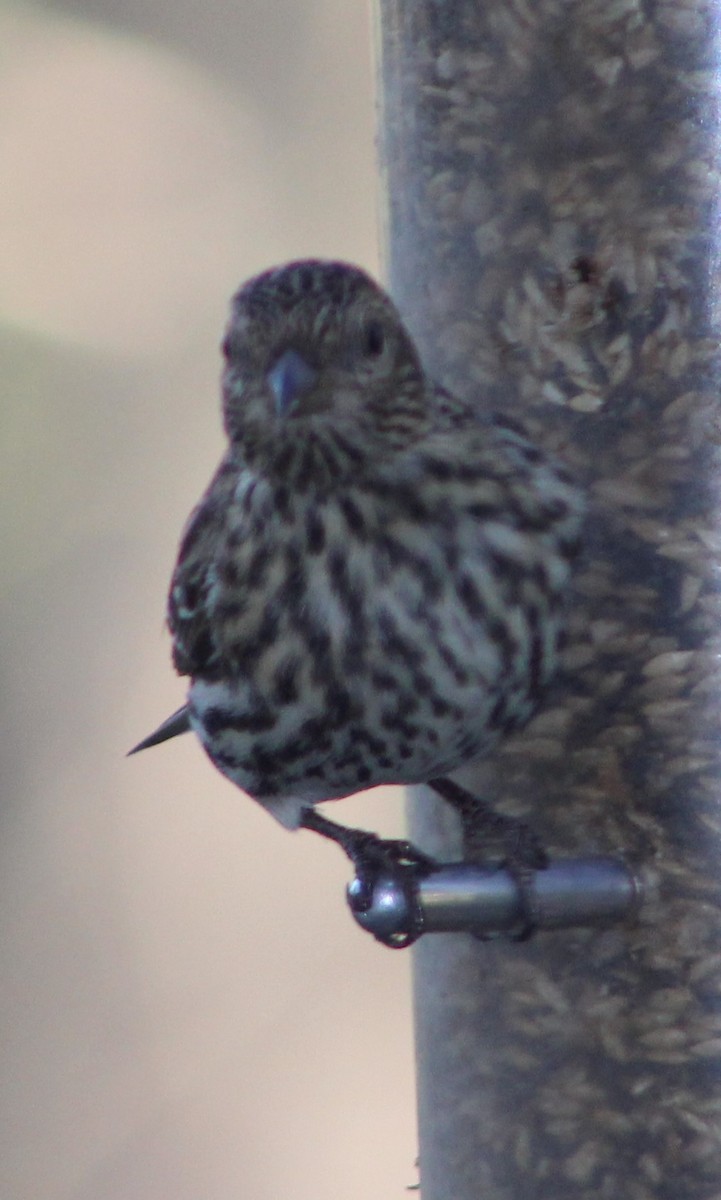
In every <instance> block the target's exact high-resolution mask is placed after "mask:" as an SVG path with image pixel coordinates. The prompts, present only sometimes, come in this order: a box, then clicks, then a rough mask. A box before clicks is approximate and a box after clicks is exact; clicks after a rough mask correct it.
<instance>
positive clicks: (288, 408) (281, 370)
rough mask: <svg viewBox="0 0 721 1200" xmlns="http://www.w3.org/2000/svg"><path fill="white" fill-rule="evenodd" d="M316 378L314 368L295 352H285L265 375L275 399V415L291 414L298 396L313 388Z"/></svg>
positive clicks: (285, 415) (316, 374)
mask: <svg viewBox="0 0 721 1200" xmlns="http://www.w3.org/2000/svg"><path fill="white" fill-rule="evenodd" d="M317 378H318V372H317V371H316V369H315V367H311V365H310V363H307V362H306V360H305V359H304V358H303V356H302V354H299V353H298V351H297V350H286V351H285V352H284V353H283V354H281V356H280V358H279V359H278V360H277V362H275V363H274V364H273V366H272V367H271V368H270V370H269V372H268V375H267V379H268V384H269V387H270V390H271V392H272V393H273V395H274V397H275V411H276V413H277V415H278V416H279V417H287V416H288V415H289V414H290V413H292V411H293V409H294V408H295V406H296V404H297V402H298V400H299V398H300V396H302V394H303V392H307V391H308V389H309V388H311V387H312V386H313V384H314V383H315V381H316V379H317Z"/></svg>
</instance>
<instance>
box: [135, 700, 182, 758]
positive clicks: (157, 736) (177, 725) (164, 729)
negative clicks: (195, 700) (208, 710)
mask: <svg viewBox="0 0 721 1200" xmlns="http://www.w3.org/2000/svg"><path fill="white" fill-rule="evenodd" d="M189 730H190V718H189V716H188V706H187V704H184V705H183V707H182V708H179V709H178V711H177V712H174V713H173V715H172V717H168V718H167V720H165V721H163V724H162V725H159V726H158V728H157V729H156V730H155V732H154V733H150V734H148V736H147V737H146V738H143V740H142V742H138V744H137V746H133V748H132V750H128V756H130V755H131V754H137V753H138V751H139V750H149V749H150V747H151V746H159V745H160V743H161V742H167V741H168V739H169V738H173V737H177V736H178V734H181V733H188V732H189Z"/></svg>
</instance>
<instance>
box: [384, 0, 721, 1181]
mask: <svg viewBox="0 0 721 1200" xmlns="http://www.w3.org/2000/svg"><path fill="white" fill-rule="evenodd" d="M377 17H378V22H377V25H378V45H379V49H378V61H379V77H380V92H381V113H380V143H381V153H382V159H383V170H384V176H385V204H384V215H385V222H386V245H387V276H388V280H389V282H390V285H391V289H392V291H393V293H394V295H395V297H396V299H397V301H398V302H399V304H400V307H401V309H402V310H403V312H404V315H405V316H406V318H407V319H408V321H409V324H410V327H411V329H412V331H413V332H414V334H415V336H416V337H417V338H418V340H419V343H420V345H421V347H422V350H423V352H424V355H425V358H426V361H427V364H428V365H429V366H430V367H431V369H432V370H433V371H434V372H435V373H436V375H437V376H438V377H439V378H440V379H441V380H442V381H443V382H444V383H446V384H447V385H448V386H450V387H451V388H452V389H453V390H455V391H458V392H460V393H462V394H464V395H466V396H469V397H473V398H475V400H476V402H477V403H478V405H479V406H481V407H488V408H496V409H501V410H503V411H504V412H506V413H510V414H514V415H517V416H518V418H519V419H520V420H521V421H522V422H523V423H524V424H525V425H526V427H527V428H528V429H529V431H530V432H531V434H532V435H533V436H534V437H535V438H537V440H538V441H539V442H540V443H541V444H543V445H544V446H546V447H547V448H549V449H551V450H554V451H556V452H557V453H558V455H559V456H560V457H561V458H563V459H565V460H566V462H567V463H568V464H569V466H570V467H571V468H572V469H573V470H574V471H575V472H576V473H577V474H578V476H579V477H580V478H581V479H583V480H584V481H585V482H586V484H587V487H588V493H589V499H590V506H591V518H590V521H589V526H588V531H587V544H586V555H585V560H584V562H583V563H582V565H581V568H580V570H579V573H578V577H577V584H576V595H575V597H574V600H573V604H572V608H571V613H570V630H569V639H568V645H567V648H566V651H565V658H564V665H563V671H562V675H561V679H560V681H559V684H558V686H557V688H556V690H555V692H554V693H553V694H552V695H551V696H549V697H548V700H547V702H546V705H545V707H544V709H543V710H542V712H541V714H540V715H539V717H537V718H536V720H535V721H534V722H533V723H532V725H531V726H530V727H529V729H528V730H527V731H526V732H525V733H524V734H523V735H521V736H519V737H518V738H517V739H515V740H514V741H513V742H512V743H508V744H507V745H506V746H505V747H504V748H503V749H502V750H501V752H500V753H499V754H497V755H496V757H495V759H494V760H493V763H492V764H489V765H487V766H486V767H484V769H483V771H482V772H481V771H480V770H479V772H477V773H476V774H472V773H467V774H466V775H465V777H464V779H463V782H464V783H465V784H467V785H469V786H475V787H477V788H478V790H479V791H480V792H481V793H482V795H483V796H484V798H486V799H489V800H492V801H493V802H494V803H496V804H497V805H498V806H499V807H500V808H501V809H502V810H503V811H506V812H511V813H513V814H514V815H519V816H521V817H522V818H523V819H524V820H526V821H529V822H530V823H531V824H532V825H533V826H534V828H535V829H536V831H537V832H538V834H539V835H540V836H541V838H542V839H543V841H544V843H545V845H546V846H547V848H548V849H549V851H550V852H551V858H552V860H554V861H555V860H563V859H567V858H572V857H574V856H575V857H578V858H583V857H586V856H589V855H593V856H596V855H599V856H601V857H604V858H605V857H611V858H618V857H620V858H621V859H624V860H626V861H632V862H634V863H639V864H642V865H643V868H644V869H645V870H646V871H650V872H651V873H652V874H653V875H654V878H655V881H656V884H655V887H654V888H653V889H651V893H650V894H649V895H647V897H646V899H645V901H644V904H643V907H642V909H641V912H640V913H639V916H638V919H637V921H636V922H635V923H633V922H631V923H626V924H616V925H614V926H613V927H608V928H604V929H598V928H593V927H587V928H566V929H557V930H556V931H554V932H552V933H550V932H549V933H543V934H541V935H539V936H538V937H536V938H535V939H534V940H532V941H530V942H526V943H521V944H512V943H507V942H504V941H502V940H494V941H491V942H483V941H480V940H478V939H474V938H471V937H469V936H468V935H467V934H462V933H448V934H444V933H437V934H434V935H433V936H432V937H431V936H428V937H426V936H424V937H422V938H420V940H419V942H418V945H417V947H416V948H415V949H414V951H413V954H414V959H415V995H416V1022H417V1048H418V1070H419V1115H420V1141H421V1146H420V1163H421V1188H422V1192H423V1196H424V1200H478V1197H480V1196H482V1197H484V1200H562V1198H563V1197H573V1200H579V1198H580V1200H584V1198H587V1200H591V1198H593V1200H598V1198H601V1200H603V1198H609V1200H610V1198H613V1200H616V1198H617V1197H624V1200H659V1198H660V1200H690V1198H692V1197H693V1198H694V1200H709V1198H710V1197H712V1196H718V1195H721V1135H720V1133H719V1128H720V1120H719V1117H720V1114H721V1017H720V1015H719V1005H718V997H719V995H720V994H721V933H720V930H721V805H720V804H719V793H720V787H721V771H720V770H719V766H720V762H719V759H720V754H719V751H720V744H721V739H720V736H719V713H720V712H721V677H720V675H719V669H718V664H719V650H720V648H721V647H720V644H719V630H720V629H721V586H720V582H719V581H720V580H721V519H720V518H721V492H720V490H719V483H718V481H719V478H721V473H720V471H719V467H720V466H721V461H720V460H721V454H720V447H721V419H720V418H719V394H720V393H721V387H720V385H719V358H718V345H719V332H720V328H719V309H718V290H717V275H718V261H719V254H718V249H719V247H718V240H719V232H718V230H719V221H718V197H719V171H718V163H719V153H718V150H719V140H720V138H719V112H721V105H719V91H720V88H721V84H720V82H719V79H720V76H719V41H720V39H719V30H720V29H721V6H720V5H719V3H718V0H710V2H708V3H702V2H701V0H649V2H648V3H638V2H637V0H620V2H614V3H607V4H599V3H597V2H596V0H540V2H539V3H530V2H528V0H483V2H482V3H481V2H479V0H446V2H445V3H438V2H437V0H382V3H380V4H379V5H378V7H377ZM411 836H412V838H413V840H414V841H418V842H419V843H420V845H421V846H422V847H423V848H424V849H425V850H427V851H428V852H429V853H430V854H432V855H434V856H435V857H436V858H438V859H439V860H440V861H442V862H448V861H449V860H451V859H453V858H455V857H457V853H456V850H455V847H454V845H453V839H454V838H456V837H457V833H456V830H455V828H454V826H453V822H452V819H451V818H450V817H449V816H448V815H447V814H445V813H444V811H443V809H442V805H441V802H439V801H438V800H437V799H432V798H431V797H430V796H429V795H428V794H427V793H426V792H425V791H424V790H423V789H418V794H417V795H415V796H414V797H413V801H412V805H411ZM497 882H498V881H497ZM423 903H424V904H425V903H426V901H425V900H424V901H423ZM434 903H435V902H432V903H431V905H430V907H431V908H432V907H433V904H434Z"/></svg>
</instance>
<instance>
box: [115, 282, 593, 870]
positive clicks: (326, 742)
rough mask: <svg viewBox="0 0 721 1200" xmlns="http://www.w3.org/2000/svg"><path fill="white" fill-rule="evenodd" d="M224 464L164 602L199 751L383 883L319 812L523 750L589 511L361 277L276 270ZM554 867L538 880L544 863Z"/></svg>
mask: <svg viewBox="0 0 721 1200" xmlns="http://www.w3.org/2000/svg"><path fill="white" fill-rule="evenodd" d="M223 353H224V355H225V370H224V373H223V380H222V391H223V413H224V421H225V430H226V434H227V437H228V449H227V451H226V453H225V456H224V458H223V460H222V462H221V463H220V466H219V468H218V470H217V471H216V474H215V476H214V478H213V480H212V482H211V484H210V486H209V488H208V490H207V492H206V493H205V495H204V497H203V498H202V500H201V502H200V504H199V505H198V507H197V508H196V509H195V511H194V512H193V513H192V515H191V517H190V520H189V522H188V525H187V528H186V530H185V533H184V536H183V539H182V542H181V546H180V551H179V555H178V561H177V565H176V567H175V571H174V574H173V578H172V583H171V588H170V596H169V601H168V624H169V626H170V630H171V633H172V636H173V658H174V662H175V666H176V668H177V670H178V672H179V673H180V674H181V675H187V676H189V677H190V688H189V691H188V702H187V706H186V707H184V708H182V709H180V710H179V712H178V713H176V714H174V716H173V717H171V718H170V719H169V720H168V721H167V722H165V724H164V725H162V726H161V727H160V729H159V730H157V731H156V733H155V734H152V735H151V736H150V737H149V738H147V739H145V741H144V742H141V743H140V745H139V746H138V747H136V749H142V748H144V747H146V746H149V745H153V744H156V743H157V742H160V741H163V740H165V739H166V738H168V737H172V736H174V735H175V734H177V733H181V732H184V731H185V730H186V729H188V728H192V729H193V730H194V731H195V733H196V734H197V735H198V737H199V738H200V741H201V743H202V745H203V747H204V748H205V750H206V752H207V754H208V756H209V757H210V759H211V760H212V762H213V763H214V764H215V766H216V767H218V769H219V770H220V771H222V772H223V774H224V775H227V776H228V778H229V779H231V780H232V781H233V782H234V783H236V784H237V785H238V786H239V787H240V788H242V789H243V791H245V792H247V793H248V794H249V795H250V796H252V797H253V798H254V799H256V800H257V801H259V803H261V804H262V805H263V806H264V807H265V808H267V809H268V811H269V812H271V813H272V814H273V816H275V817H276V818H277V819H278V820H279V821H281V822H282V823H283V824H284V825H285V826H287V827H289V828H297V827H298V826H305V827H307V828H312V829H315V830H316V831H317V832H319V833H322V834H324V835H325V836H328V837H332V838H333V839H334V840H336V841H338V842H339V843H340V844H341V845H342V846H343V848H344V849H345V850H346V852H347V853H348V854H349V855H350V856H351V857H352V858H353V860H354V861H355V863H356V867H357V868H358V869H359V873H360V871H361V870H365V871H366V872H368V871H369V870H371V869H372V868H373V867H377V866H378V864H379V863H384V864H386V865H387V863H388V862H389V861H393V860H395V861H396V862H397V863H401V862H402V863H403V864H404V865H408V863H409V862H410V863H411V864H412V865H413V866H415V867H417V868H418V869H424V867H425V865H426V864H427V861H428V860H425V859H424V856H422V855H420V854H415V853H414V852H413V850H412V848H410V847H408V846H407V844H404V843H390V842H382V841H381V840H380V839H377V838H375V837H374V835H370V834H365V833H364V832H362V831H356V830H347V829H345V828H344V827H343V826H340V825H336V824H335V822H331V821H329V820H327V819H326V818H324V817H321V816H320V815H319V814H317V813H315V812H314V810H313V806H314V805H315V804H317V803H318V802H320V801H324V800H336V799H339V798H340V797H343V796H347V795H349V794H351V793H353V792H356V791H358V790H360V789H362V788H367V787H371V786H373V785H375V784H381V783H403V784H412V783H419V782H427V783H430V784H431V786H433V787H435V788H436V790H437V791H439V792H440V793H441V794H442V795H444V796H445V798H446V799H448V800H450V801H451V802H452V803H453V804H455V806H456V807H457V808H458V809H459V811H460V812H461V816H462V818H463V820H464V823H465V826H466V832H467V833H472V830H473V826H474V823H475V824H476V825H479V826H480V825H482V823H483V822H482V817H483V812H484V810H483V805H482V804H481V802H480V801H475V800H474V799H473V798H472V797H470V796H469V795H468V793H466V792H464V791H463V789H460V788H459V787H458V785H456V784H453V783H452V782H451V781H449V780H446V779H444V778H443V777H444V776H445V775H446V773H447V772H449V771H452V770H454V768H457V767H459V766H460V765H461V764H463V763H466V762H468V761H470V760H472V759H474V758H476V757H478V756H480V755H484V754H486V753H487V752H488V751H489V750H490V749H491V747H492V746H493V745H494V744H495V743H496V742H497V741H498V739H499V738H500V737H502V736H503V735H504V734H506V733H509V732H510V731H512V730H515V729H518V728H519V727H521V726H522V725H523V724H524V723H525V722H526V721H527V720H528V718H529V717H530V716H531V714H532V713H533V711H534V709H535V708H536V706H537V704H538V701H539V698H540V696H541V693H542V691H543V688H544V686H545V685H546V684H547V683H548V681H549V679H550V678H551V676H552V674H553V671H554V667H555V660H556V652H557V647H558V641H559V636H560V632H561V627H562V619H563V599H564V592H565V590H566V586H567V583H568V579H569V573H570V566H571V562H572V559H573V557H574V554H575V552H576V549H577V546H578V538H579V529H580V524H581V519H582V513H583V504H582V501H581V496H580V493H579V490H578V489H577V487H576V486H575V485H574V483H573V482H572V481H571V479H570V478H569V476H568V474H567V473H566V472H565V471H564V470H563V468H561V467H560V466H559V465H558V464H557V463H555V462H553V461H552V460H551V459H550V458H549V457H547V456H546V455H545V454H544V453H542V452H541V451H540V450H539V449H537V448H536V447H535V446H533V445H532V444H531V443H530V442H529V441H528V440H527V439H526V437H525V436H524V435H523V433H522V432H521V431H520V430H519V429H518V428H517V427H516V425H515V424H513V423H511V422H510V421H507V420H505V419H503V418H500V417H495V418H492V417H488V416H482V415H479V413H478V412H477V411H476V410H475V409H474V408H473V407H472V406H471V405H470V404H468V403H466V402H464V401H462V400H460V399H458V398H457V397H456V396H453V395H451V394H449V393H448V392H447V391H446V390H445V389H444V388H442V387H440V386H438V384H436V383H434V382H433V380H431V379H430V378H429V377H428V376H427V375H426V374H425V372H424V369H423V366H422V364H421V362H420V359H419V356H418V352H417V350H416V347H415V345H414V343H413V341H412V340H411V337H410V335H409V334H408V332H407V330H406V329H405V327H404V325H403V323H402V321H401V318H400V316H399V314H398V312H397V310H396V308H395V307H394V305H393V303H392V302H391V300H390V299H389V298H388V296H387V295H385V293H384V292H383V291H382V290H381V289H380V288H379V287H378V286H377V285H376V284H375V283H374V282H373V280H371V279H370V278H369V277H368V276H367V275H366V274H365V273H364V272H362V271H360V270H358V269H357V268H356V267H353V266H349V265H347V264H345V263H338V262H324V261H314V260H310V261H305V262H296V263H291V264H289V265H286V266H282V267H279V268H276V269H274V270H269V271H266V272H265V273H263V274H262V275H259V276H257V277H256V278H254V279H251V280H250V281H249V282H248V283H246V284H245V286H244V287H242V288H241V289H240V291H239V292H238V293H237V294H236V296H235V297H234V299H233V302H232V309H231V316H230V321H229V323H228V327H227V330H226V334H225V339H224V342H223ZM540 858H542V855H541V856H539V862H540Z"/></svg>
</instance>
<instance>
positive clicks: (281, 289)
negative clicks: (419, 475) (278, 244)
mask: <svg viewBox="0 0 721 1200" xmlns="http://www.w3.org/2000/svg"><path fill="white" fill-rule="evenodd" d="M223 354H224V356H225V370H224V373H223V412H224V419H225V429H226V432H227V434H228V437H229V439H230V441H231V445H232V446H233V447H237V449H238V450H239V452H240V454H241V455H242V456H243V458H244V459H245V461H246V462H247V463H248V464H249V465H250V466H252V467H253V468H254V469H257V470H259V471H260V472H263V473H266V474H268V475H270V476H275V477H278V478H282V479H283V480H284V481H285V482H288V483H293V484H294V485H295V486H296V487H302V486H303V485H304V482H307V485H308V486H311V487H312V486H314V485H317V484H320V483H323V484H326V485H327V484H332V482H333V480H335V479H341V478H344V477H346V476H347V475H348V474H349V473H352V472H353V471H358V470H363V468H364V466H367V465H368V464H369V463H371V462H376V463H377V462H378V461H379V460H380V459H383V458H384V457H385V458H387V457H392V456H393V455H394V454H395V453H397V452H398V451H399V450H402V449H405V447H407V446H408V445H410V444H412V443H413V442H414V441H415V440H416V439H417V438H419V437H420V436H422V434H423V432H424V431H425V429H426V428H427V422H428V416H427V411H426V381H425V376H424V373H423V369H422V367H421V363H420V360H419V357H418V353H417V351H416V348H415V346H414V344H413V341H412V339H411V337H410V335H409V333H408V332H407V330H406V329H405V327H404V325H403V322H402V321H401V318H400V316H399V314H398V311H397V309H396V308H395V306H394V304H393V303H392V301H391V300H390V299H389V297H388V296H387V295H386V294H385V292H383V290H382V289H381V288H380V287H378V285H377V284H376V283H374V281H373V280H372V279H371V278H370V276H368V275H366V274H365V272H363V271H361V270H359V269H358V268H357V267H353V266H349V265H348V264H346V263H339V262H326V261H320V260H308V261H303V262H295V263H290V264H288V265H286V266H283V267H277V268H275V269H273V270H270V271H266V272H264V273H263V274H262V275H258V276H256V277H255V278H254V279H251V280H250V281H249V282H248V283H246V284H245V285H244V286H243V287H242V288H241V289H240V291H238V292H237V294H236V295H235V296H234V298H233V301H232V305H231V315H230V320H229V322H228V326H227V329H226V333H225V338H224V340H223Z"/></svg>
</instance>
